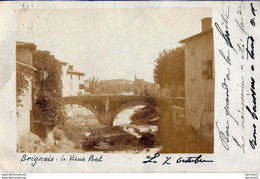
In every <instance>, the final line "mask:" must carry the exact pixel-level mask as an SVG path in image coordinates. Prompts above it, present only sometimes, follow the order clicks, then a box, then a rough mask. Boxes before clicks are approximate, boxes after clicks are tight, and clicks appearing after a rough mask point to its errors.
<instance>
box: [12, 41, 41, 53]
mask: <svg viewBox="0 0 260 179" xmlns="http://www.w3.org/2000/svg"><path fill="white" fill-rule="evenodd" d="M16 48H29V49H31V50H32V51H35V50H36V45H35V44H34V43H29V42H21V41H16Z"/></svg>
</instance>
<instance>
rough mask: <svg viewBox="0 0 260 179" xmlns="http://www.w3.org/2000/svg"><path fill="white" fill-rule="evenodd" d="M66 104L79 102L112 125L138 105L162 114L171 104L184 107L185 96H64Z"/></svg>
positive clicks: (104, 122) (78, 103) (108, 124)
mask: <svg viewBox="0 0 260 179" xmlns="http://www.w3.org/2000/svg"><path fill="white" fill-rule="evenodd" d="M63 99H64V104H77V105H80V106H83V107H85V108H87V109H88V110H90V111H91V112H92V113H93V114H94V115H95V116H96V118H97V119H98V121H99V123H100V124H103V125H107V126H112V125H113V122H114V120H115V117H116V116H117V115H118V114H119V113H120V112H121V111H122V110H123V109H126V108H129V107H134V106H137V105H146V106H150V107H152V108H154V109H155V110H156V111H157V112H158V114H159V115H160V114H161V113H162V111H163V110H167V108H169V107H171V106H180V107H184V106H185V102H184V98H172V97H171V98H169V97H146V96H130V95H85V96H68V97H64V98H63Z"/></svg>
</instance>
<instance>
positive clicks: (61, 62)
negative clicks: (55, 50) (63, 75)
mask: <svg viewBox="0 0 260 179" xmlns="http://www.w3.org/2000/svg"><path fill="white" fill-rule="evenodd" d="M58 62H60V64H65V65H67V64H68V63H67V62H64V61H61V60H58Z"/></svg>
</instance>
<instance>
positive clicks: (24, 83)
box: [16, 63, 33, 106]
mask: <svg viewBox="0 0 260 179" xmlns="http://www.w3.org/2000/svg"><path fill="white" fill-rule="evenodd" d="M30 80H33V69H32V68H30V67H27V66H23V65H20V64H19V63H17V64H16V105H17V106H21V105H22V104H21V101H20V98H21V96H23V95H24V93H25V91H28V89H29V81H30Z"/></svg>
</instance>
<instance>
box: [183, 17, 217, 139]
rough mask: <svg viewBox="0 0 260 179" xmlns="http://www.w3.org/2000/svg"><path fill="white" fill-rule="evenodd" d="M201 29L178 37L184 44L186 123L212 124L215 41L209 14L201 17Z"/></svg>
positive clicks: (197, 126)
mask: <svg viewBox="0 0 260 179" xmlns="http://www.w3.org/2000/svg"><path fill="white" fill-rule="evenodd" d="M201 25H202V31H201V32H200V33H198V34H196V35H193V36H191V37H188V38H186V39H183V40H181V41H180V43H181V44H185V115H186V124H190V125H192V126H194V127H195V128H197V129H198V128H204V129H205V128H207V131H210V132H211V133H210V134H207V135H213V130H212V129H213V126H214V124H213V123H214V83H215V72H214V44H213V29H212V22H211V18H209V17H207V18H204V19H202V20H201Z"/></svg>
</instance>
